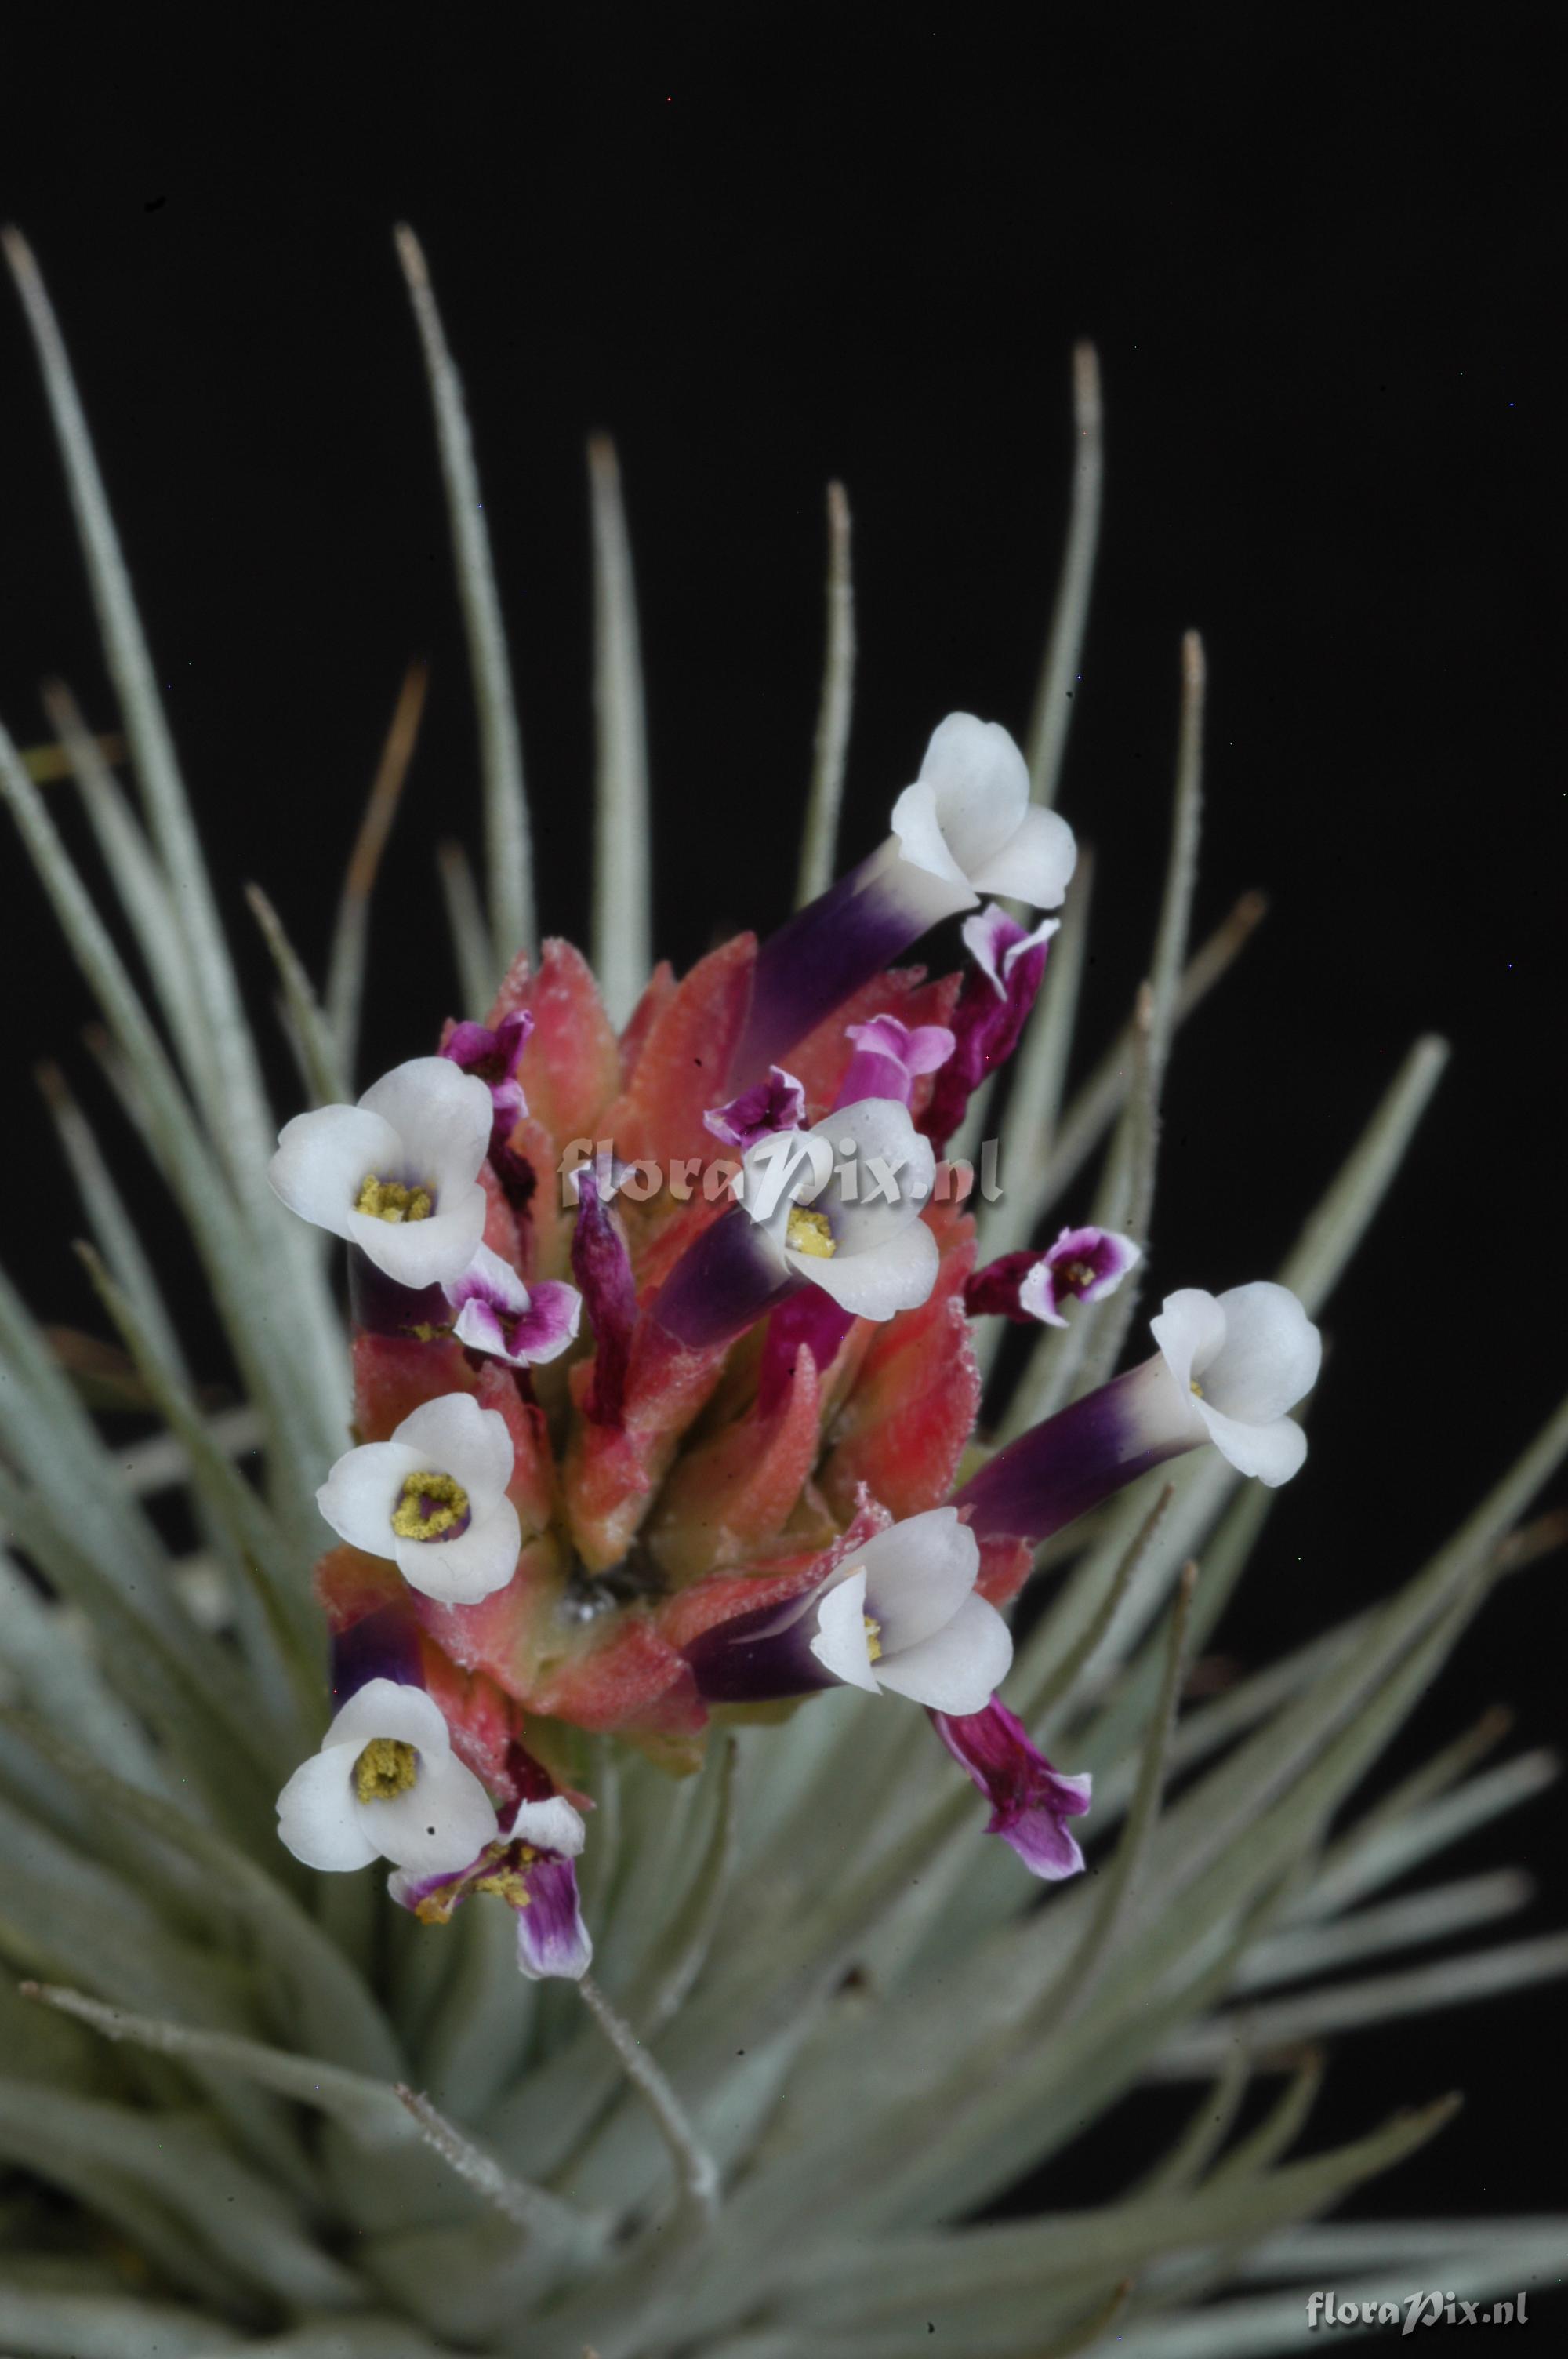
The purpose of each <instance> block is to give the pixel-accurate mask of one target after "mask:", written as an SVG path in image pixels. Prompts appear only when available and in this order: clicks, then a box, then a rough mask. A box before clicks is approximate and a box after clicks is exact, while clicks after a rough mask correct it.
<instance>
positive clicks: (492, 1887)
mask: <svg viewBox="0 0 1568 2359" xmlns="http://www.w3.org/2000/svg"><path fill="white" fill-rule="evenodd" d="M538 1856H539V1854H538V1853H537V1852H536V1851H535V1849H534V1847H533V1845H532V1844H531V1843H523V1844H522V1845H520V1846H519V1848H518V1852H517V1864H516V1866H515V1867H498V1868H497V1869H496V1870H495V1872H494V1874H493V1875H481V1877H480V1878H479V1879H478V1881H477V1882H476V1883H475V1885H474V1887H473V1888H474V1890H475V1891H476V1892H494V1893H498V1894H499V1895H500V1897H501V1898H502V1899H503V1900H504V1901H505V1902H506V1903H507V1905H508V1906H509V1907H510V1908H527V1907H528V1905H529V1903H530V1901H531V1900H532V1898H533V1895H532V1894H531V1893H530V1891H529V1889H528V1879H527V1877H526V1876H525V1875H524V1872H523V1871H524V1868H525V1867H526V1866H527V1864H528V1863H529V1861H530V1860H535V1859H537V1858H538Z"/></svg>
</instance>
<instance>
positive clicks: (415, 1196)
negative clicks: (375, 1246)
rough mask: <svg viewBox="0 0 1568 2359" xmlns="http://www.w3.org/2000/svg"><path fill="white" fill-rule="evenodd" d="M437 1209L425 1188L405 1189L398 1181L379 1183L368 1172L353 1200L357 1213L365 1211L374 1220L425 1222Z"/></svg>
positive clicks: (434, 1201)
mask: <svg viewBox="0 0 1568 2359" xmlns="http://www.w3.org/2000/svg"><path fill="white" fill-rule="evenodd" d="M435 1209H436V1198H435V1194H434V1192H433V1190H430V1189H428V1188H420V1187H413V1188H406V1187H405V1186H404V1184H403V1182H402V1180H378V1179H377V1178H376V1176H375V1173H374V1172H373V1171H367V1172H366V1173H365V1176H364V1179H363V1180H362V1183H361V1187H360V1192H359V1194H358V1196H357V1197H356V1198H355V1199H354V1210H355V1212H368V1213H369V1214H370V1216H371V1219H372V1220H373V1221H392V1222H398V1221H427V1220H428V1219H429V1217H430V1215H431V1213H432V1212H434V1211H435Z"/></svg>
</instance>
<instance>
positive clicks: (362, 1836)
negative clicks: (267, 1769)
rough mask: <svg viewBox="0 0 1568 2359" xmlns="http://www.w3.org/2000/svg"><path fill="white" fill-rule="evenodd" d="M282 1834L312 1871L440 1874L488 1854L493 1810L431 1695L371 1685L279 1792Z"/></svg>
mask: <svg viewBox="0 0 1568 2359" xmlns="http://www.w3.org/2000/svg"><path fill="white" fill-rule="evenodd" d="M277 1832H278V1834H279V1836H280V1837H281V1839H282V1841H283V1842H284V1843H285V1844H286V1845H287V1848H288V1849H289V1850H290V1851H291V1852H292V1853H293V1854H294V1856H295V1858H296V1859H300V1860H303V1861H304V1863H305V1864H306V1866H307V1867H318V1868H322V1869H325V1870H328V1871H330V1872H334V1873H335V1872H339V1871H343V1870H347V1869H349V1868H355V1867H368V1866H369V1864H370V1863H371V1861H372V1860H373V1859H390V1860H392V1861H394V1862H395V1864H396V1865H397V1866H398V1867H399V1868H402V1869H405V1870H406V1871H407V1873H409V1874H410V1875H440V1874H442V1873H444V1872H446V1871H449V1870H450V1869H451V1868H454V1867H458V1866H460V1865H461V1864H462V1863H463V1862H464V1861H465V1860H470V1859H472V1858H473V1856H474V1854H476V1853H477V1852H480V1851H482V1849H483V1848H484V1846H485V1844H486V1843H489V1842H490V1841H491V1840H492V1837H493V1836H494V1833H495V1811H494V1810H493V1808H492V1804H491V1800H490V1797H489V1796H488V1795H487V1794H486V1792H485V1790H484V1788H483V1787H482V1786H481V1784H480V1781H479V1779H478V1778H477V1777H475V1776H474V1774H473V1772H472V1770H471V1769H466V1768H465V1767H463V1765H462V1763H461V1762H460V1760H458V1759H457V1757H456V1756H455V1755H454V1754H453V1752H452V1745H451V1737H450V1735H449V1732H448V1728H447V1723H446V1721H445V1720H444V1719H443V1718H442V1715H441V1711H440V1707H439V1706H438V1704H437V1703H436V1702H435V1701H434V1700H433V1699H432V1698H431V1697H430V1696H428V1695H427V1694H426V1692H425V1690H424V1689H423V1688H419V1687H406V1686H403V1685H400V1684H399V1683H398V1682H397V1681H396V1680H367V1681H366V1683H365V1685H364V1686H363V1687H362V1688H361V1689H360V1690H358V1691H357V1693H355V1694H354V1695H351V1697H350V1698H349V1701H348V1702H347V1703H346V1704H344V1706H343V1708H342V1710H341V1712H339V1713H338V1714H337V1717H336V1718H335V1719H334V1720H333V1722H332V1724H331V1726H330V1728H329V1729H328V1731H327V1734H326V1735H325V1736H324V1737H323V1738H322V1739H321V1749H320V1751H319V1753H316V1754H313V1755H312V1756H311V1757H310V1759H309V1760H308V1761H305V1762H302V1763H301V1764H300V1766H299V1767H298V1768H297V1770H296V1771H295V1773H294V1775H293V1777H290V1779H289V1781H288V1783H287V1786H285V1788H284V1789H283V1791H282V1793H281V1794H280V1795H279V1796H278V1798H277Z"/></svg>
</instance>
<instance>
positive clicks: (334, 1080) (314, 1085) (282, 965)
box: [245, 885, 350, 1105]
mask: <svg viewBox="0 0 1568 2359" xmlns="http://www.w3.org/2000/svg"><path fill="white" fill-rule="evenodd" d="M245 898H246V900H247V901H248V902H249V903H250V905H251V914H252V916H253V917H254V919H255V921H256V923H257V925H258V926H259V927H260V928H261V930H262V938H263V940H265V943H266V946H267V948H268V950H269V951H271V952H272V959H273V964H274V965H275V966H276V969H277V976H278V981H279V982H280V983H281V984H282V985H283V1005H284V1010H285V1013H286V1014H287V1018H288V1029H289V1033H290V1036H291V1039H292V1044H293V1048H294V1052H295V1058H296V1060H297V1064H298V1066H299V1071H300V1076H301V1079H302V1080H303V1081H304V1083H305V1086H306V1088H307V1089H308V1091H309V1092H310V1103H312V1105H342V1104H344V1103H346V1102H347V1100H348V1098H349V1095H350V1091H349V1085H348V1083H347V1082H346V1081H345V1080H344V1078H343V1071H342V1065H341V1061H340V1059H339V1056H338V1044H337V1041H336V1040H335V1039H334V1038H333V1036H332V1029H331V1027H330V1024H329V1023H328V1021H327V1018H326V1016H325V1015H324V1014H323V1012H322V1008H321V1004H320V1002H319V1000H318V998H317V996H316V994H315V992H314V991H313V990H312V988H311V985H310V978H309V976H308V974H307V973H306V972H305V969H304V966H303V965H302V963H301V962H300V958H299V954H298V952H297V951H296V949H295V947H294V945H293V943H292V942H291V941H290V940H289V939H288V936H287V933H286V931H285V930H284V924H283V920H282V919H281V918H280V917H279V916H278V914H277V911H276V909H275V908H273V906H272V903H271V901H270V900H269V899H268V898H267V897H266V895H265V893H264V892H263V891H262V888H261V886H259V885H247V886H246V887H245Z"/></svg>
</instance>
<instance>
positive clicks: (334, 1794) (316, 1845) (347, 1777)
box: [277, 1746, 379, 1873]
mask: <svg viewBox="0 0 1568 2359" xmlns="http://www.w3.org/2000/svg"><path fill="white" fill-rule="evenodd" d="M353 1775H354V1756H353V1755H352V1754H351V1753H349V1752H345V1751H343V1750H341V1749H340V1748H338V1747H336V1746H334V1747H333V1749H332V1750H331V1751H330V1752H329V1753H313V1754H312V1755H311V1756H310V1758H309V1760H308V1761H302V1762H301V1763H300V1765H299V1767H298V1768H297V1770H296V1771H295V1773H294V1775H293V1777H291V1778H290V1779H289V1781H288V1783H287V1786H286V1787H285V1788H284V1789H283V1791H282V1793H281V1794H280V1795H279V1796H278V1798H277V1832H278V1836H279V1839H280V1841H281V1842H282V1843H285V1844H286V1845H287V1848H288V1850H290V1851H291V1852H292V1853H293V1854H294V1856H295V1858H296V1859H302V1860H303V1861H304V1862H305V1864H306V1866H307V1867H319V1868H324V1869H326V1870H328V1871H329V1872H330V1873H342V1872H346V1871H347V1870H348V1869H350V1868H354V1867H368V1866H369V1865H370V1863H371V1861H372V1860H373V1859H375V1858H376V1857H377V1856H378V1855H379V1854H377V1851H376V1847H375V1845H374V1843H372V1842H371V1840H370V1838H369V1837H368V1836H367V1835H366V1833H365V1832H364V1830H363V1828H362V1826H361V1825H360V1822H359V1816H358V1812H357V1810H356V1807H355V1801H354V1787H353Z"/></svg>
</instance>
